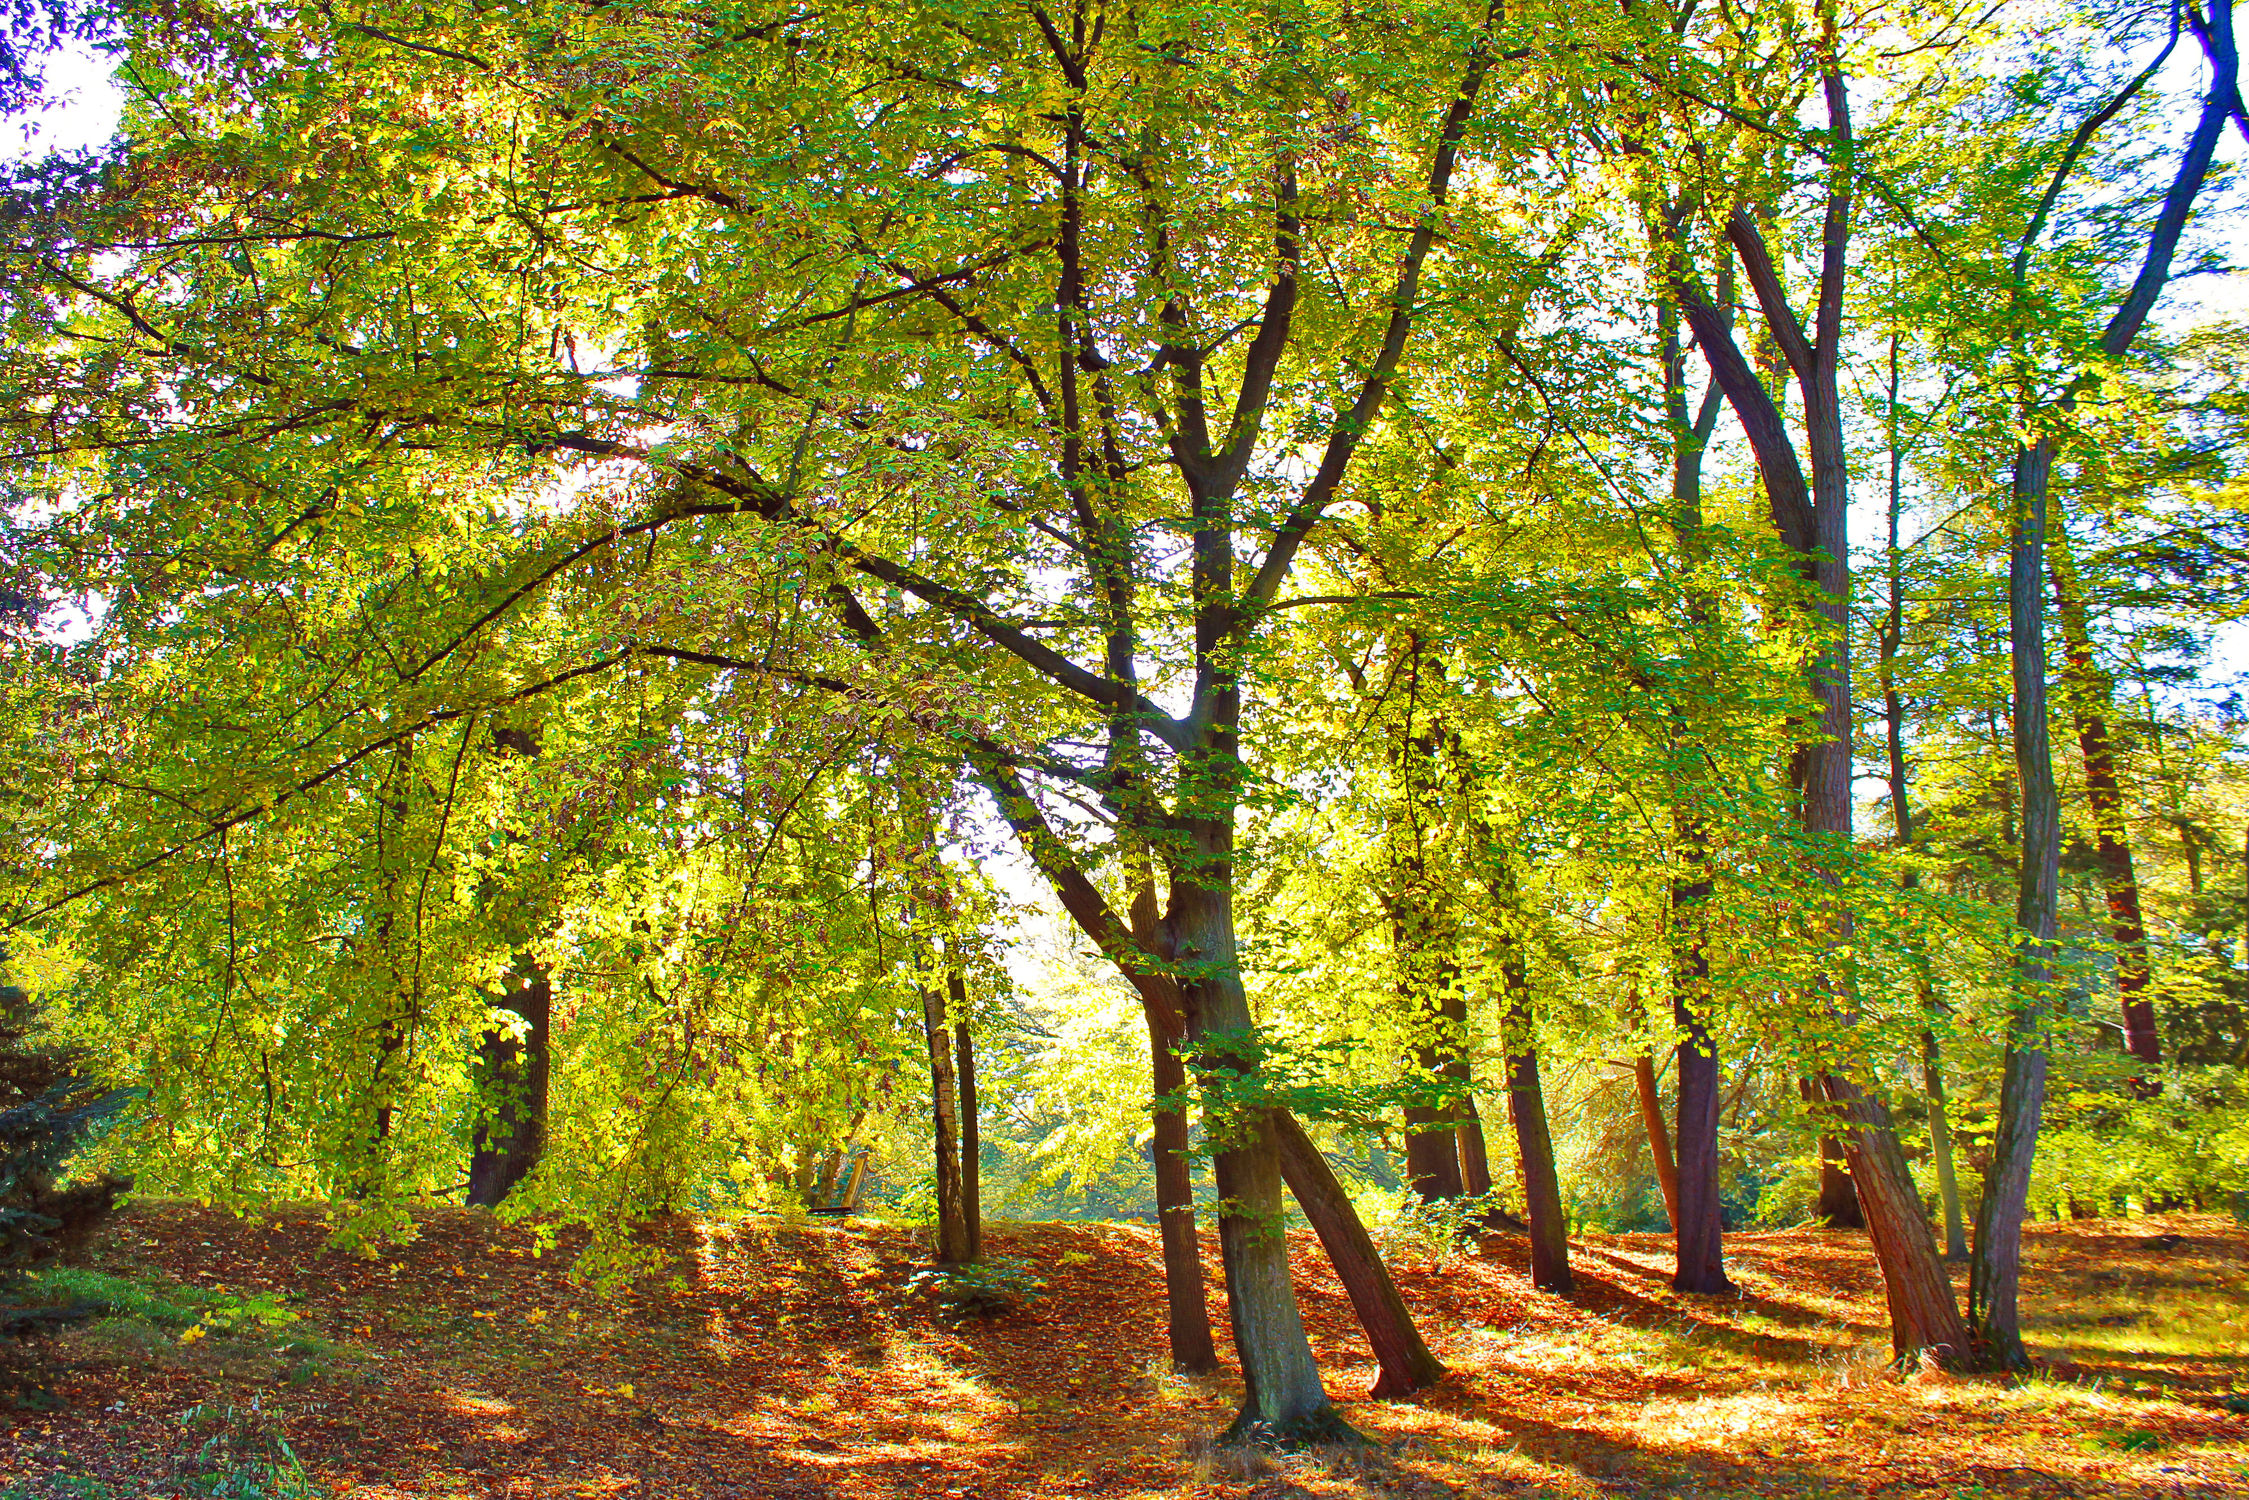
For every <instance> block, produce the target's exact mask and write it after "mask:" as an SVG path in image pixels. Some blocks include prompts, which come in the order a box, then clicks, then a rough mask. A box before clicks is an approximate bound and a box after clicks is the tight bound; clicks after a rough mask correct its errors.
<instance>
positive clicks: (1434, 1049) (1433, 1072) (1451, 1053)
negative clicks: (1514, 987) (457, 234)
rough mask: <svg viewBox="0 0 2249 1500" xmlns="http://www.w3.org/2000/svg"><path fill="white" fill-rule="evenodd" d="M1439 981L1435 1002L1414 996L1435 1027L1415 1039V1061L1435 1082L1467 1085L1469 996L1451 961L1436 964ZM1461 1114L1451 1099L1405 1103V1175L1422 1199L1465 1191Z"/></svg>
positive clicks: (1430, 1200)
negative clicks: (1432, 1032) (1463, 991)
mask: <svg viewBox="0 0 2249 1500" xmlns="http://www.w3.org/2000/svg"><path fill="white" fill-rule="evenodd" d="M1438 983H1439V985H1440V986H1441V989H1440V991H1439V994H1438V997H1437V999H1436V1000H1435V1001H1434V1002H1433V1003H1432V1002H1431V1001H1430V1000H1429V998H1428V997H1427V996H1414V997H1412V1001H1413V1003H1414V1004H1415V1005H1416V1007H1417V1008H1418V1009H1420V1010H1421V1011H1422V1012H1424V1014H1425V1015H1426V1016H1428V1017H1429V1018H1430V1020H1431V1021H1433V1022H1434V1024H1435V1026H1436V1027H1437V1028H1438V1031H1439V1034H1438V1035H1437V1036H1433V1037H1425V1038H1424V1039H1423V1040H1421V1041H1419V1042H1417V1043H1416V1044H1415V1047H1414V1063H1415V1065H1416V1066H1417V1067H1418V1068H1419V1069H1420V1072H1421V1076H1422V1077H1423V1078H1426V1079H1428V1080H1430V1081H1431V1082H1433V1083H1434V1082H1441V1083H1443V1084H1445V1085H1448V1086H1450V1087H1452V1088H1455V1089H1460V1088H1465V1087H1466V1086H1467V1079H1466V1077H1465V1076H1464V1075H1465V1074H1466V1072H1467V1068H1468V1058H1467V1055H1466V1053H1465V1052H1464V1051H1463V1048H1464V1047H1465V1045H1466V1039H1467V1030H1468V1001H1467V998H1466V997H1465V996H1463V995H1462V994H1461V993H1460V988H1459V975H1458V973H1457V972H1455V971H1454V970H1453V968H1452V966H1451V965H1450V964H1445V965H1442V966H1441V967H1440V969H1439V975H1438ZM1459 1120H1460V1108H1459V1106H1458V1105H1457V1104H1454V1103H1450V1102H1448V1103H1445V1104H1439V1105H1409V1106H1408V1107H1407V1109H1406V1175H1407V1179H1408V1180H1409V1181H1410V1182H1411V1183H1412V1184H1413V1189H1414V1191H1415V1192H1417V1193H1419V1194H1420V1195H1421V1197H1422V1201H1423V1202H1426V1203H1438V1202H1443V1201H1446V1200H1449V1199H1453V1198H1458V1197H1461V1196H1463V1195H1464V1194H1465V1192H1466V1191H1467V1187H1466V1184H1465V1183H1464V1182H1463V1180H1462V1177H1461V1170H1460V1125H1459Z"/></svg>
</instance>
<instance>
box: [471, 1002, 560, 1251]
mask: <svg viewBox="0 0 2249 1500" xmlns="http://www.w3.org/2000/svg"><path fill="white" fill-rule="evenodd" d="M523 977H524V979H525V981H526V982H525V983H524V984H523V986H522V988H520V989H513V990H510V991H509V992H508V993H507V994H506V995H505V996H503V997H502V998H501V1000H500V1004H499V1008H500V1009H502V1010H508V1011H512V1012H514V1013H515V1014H516V1015H518V1016H520V1017H522V1019H523V1022H524V1035H523V1037H522V1039H521V1040H520V1041H519V1040H518V1039H517V1038H516V1036H515V1034H514V1032H513V1031H512V1029H511V1030H502V1029H500V1028H498V1027H494V1028H493V1029H491V1030H489V1031H486V1032H485V1033H484V1035H483V1036H482V1037H481V1038H479V1039H478V1042H477V1049H476V1050H477V1073H478V1079H477V1082H478V1092H479V1093H480V1095H482V1096H483V1098H485V1099H486V1100H488V1101H490V1104H491V1108H490V1111H489V1113H482V1114H479V1116H478V1118H477V1127H476V1141H475V1144H474V1145H473V1146H472V1147H471V1149H470V1151H469V1191H468V1201H469V1202H470V1203H472V1204H480V1205H482V1206H485V1207H491V1206H493V1205H495V1204H497V1203H498V1202H499V1201H500V1200H501V1199H503V1198H505V1197H506V1196H507V1195H508V1194H509V1193H510V1192H511V1191H512V1190H513V1189H514V1188H515V1185H516V1184H517V1183H519V1182H521V1181H522V1180H523V1179H524V1178H525V1177H527V1176H529V1175H530V1173H531V1169H532V1168H533V1167H535V1166H537V1165H538V1164H539V1153H540V1152H541V1151H542V1150H544V1149H545V1147H546V1139H547V1073H548V1068H549V1062H548V1056H549V1053H548V1038H549V1025H550V1022H551V1020H552V1017H553V1014H554V985H553V983H552V981H550V980H549V978H548V977H547V975H546V973H545V972H544V971H543V970H538V969H529V970H527V971H526V973H525V974H524V976H523Z"/></svg>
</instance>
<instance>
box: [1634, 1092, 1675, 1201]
mask: <svg viewBox="0 0 2249 1500" xmlns="http://www.w3.org/2000/svg"><path fill="white" fill-rule="evenodd" d="M1632 1088H1633V1091H1634V1092H1635V1093H1637V1094H1638V1095H1639V1096H1640V1125H1641V1128H1642V1129H1644V1130H1645V1131H1646V1132H1647V1135H1648V1154H1649V1155H1650V1156H1652V1157H1654V1158H1655V1164H1656V1186H1657V1187H1658V1188H1659V1189H1661V1190H1662V1192H1663V1216H1664V1217H1665V1218H1666V1219H1669V1220H1670V1221H1671V1230H1672V1233H1674V1234H1676V1233H1678V1231H1679V1166H1678V1163H1677V1162H1676V1161H1674V1160H1673V1158H1672V1155H1671V1127H1670V1126H1669V1125H1667V1124H1665V1123H1664V1119H1663V1096H1662V1094H1661V1093H1659V1092H1658V1091H1657V1089H1656V1063H1655V1059H1654V1058H1652V1057H1650V1056H1648V1054H1647V1053H1646V1052H1640V1053H1638V1054H1636V1055H1635V1056H1634V1057H1633V1059H1632Z"/></svg>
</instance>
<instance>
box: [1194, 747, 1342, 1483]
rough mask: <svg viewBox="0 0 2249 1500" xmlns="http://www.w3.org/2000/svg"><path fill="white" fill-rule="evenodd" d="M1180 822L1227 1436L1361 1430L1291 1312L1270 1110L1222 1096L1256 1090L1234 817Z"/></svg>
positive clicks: (1335, 1434)
mask: <svg viewBox="0 0 2249 1500" xmlns="http://www.w3.org/2000/svg"><path fill="white" fill-rule="evenodd" d="M1227 749H1228V750H1229V751H1230V750H1231V746H1230V745H1229V746H1227ZM1221 774H1223V773H1221ZM1183 821H1187V822H1189V823H1190V824H1191V825H1192V826H1193V828H1194V833H1195V838H1196V843H1197V845H1198V848H1197V851H1196V853H1197V856H1198V857H1197V858H1196V859H1194V860H1193V861H1192V862H1191V863H1189V864H1187V865H1185V866H1183V867H1181V868H1175V869H1174V870H1173V872H1172V883H1171V911H1170V914H1169V916H1168V918H1167V922H1166V925H1167V926H1168V928H1169V929H1170V932H1169V937H1170V941H1169V942H1168V943H1167V944H1166V946H1167V947H1168V948H1169V949H1170V950H1171V952H1172V953H1173V954H1174V955H1175V956H1176V962H1177V965H1178V968H1179V970H1180V972H1181V974H1182V975H1183V976H1184V977H1183V978H1182V980H1181V983H1180V987H1179V988H1180V995H1181V999H1182V1000H1183V1001H1184V1003H1185V1009H1186V1018H1187V1035H1188V1038H1189V1040H1190V1042H1191V1044H1192V1045H1193V1047H1194V1049H1195V1056H1196V1059H1197V1061H1198V1063H1199V1065H1200V1067H1201V1069H1202V1070H1203V1075H1202V1076H1203V1099H1204V1103H1203V1119H1204V1128H1205V1129H1206V1130H1208V1131H1209V1132H1210V1133H1211V1135H1212V1138H1213V1141H1214V1143H1215V1144H1216V1145H1217V1148H1218V1149H1217V1153H1216V1157H1215V1160H1214V1162H1213V1169H1214V1170H1213V1175H1214V1176H1215V1177H1216V1179H1217V1186H1218V1197H1219V1203H1220V1205H1221V1206H1220V1212H1219V1219H1218V1247H1219V1255H1220V1259H1221V1260H1222V1262H1223V1263H1224V1265H1225V1268H1226V1310H1227V1318H1228V1321H1229V1322H1230V1323H1231V1325H1232V1327H1233V1331H1234V1350H1235V1354H1236V1357H1237V1358H1239V1359H1240V1360H1241V1365H1242V1408H1241V1411H1240V1412H1239V1413H1238V1414H1237V1415H1236V1416H1235V1418H1234V1421H1233V1423H1232V1424H1231V1425H1230V1426H1229V1427H1228V1428H1227V1430H1226V1432H1225V1434H1224V1438H1223V1440H1224V1441H1226V1442H1230V1443H1231V1442H1240V1441H1245V1440H1249V1439H1253V1438H1264V1439H1269V1440H1271V1441H1273V1442H1277V1443H1282V1444H1289V1445H1297V1444H1303V1443H1310V1442H1321V1441H1326V1440H1330V1439H1342V1440H1346V1441H1349V1440H1354V1439H1356V1438H1357V1437H1358V1435H1357V1434H1356V1433H1354V1432H1353V1431H1352V1430H1351V1428H1350V1427H1349V1426H1348V1425H1347V1424H1346V1423H1345V1422H1344V1421H1343V1419H1342V1417H1341V1416H1340V1415H1338V1414H1337V1412H1336V1410H1335V1406H1334V1404H1333V1403H1332V1402H1330V1401H1329V1400H1328V1394H1327V1391H1326V1389H1325V1388H1324V1387H1323V1386H1322V1385H1321V1383H1320V1371H1319V1367H1318V1366H1317V1365H1316V1364H1314V1363H1313V1360H1312V1346H1311V1343H1310V1341H1309V1340H1307V1339H1306V1338H1305V1336H1304V1322H1303V1318H1302V1316H1301V1315H1300V1314H1299V1313H1298V1311H1297V1306H1296V1288H1295V1286H1294V1284H1293V1283H1292V1282H1291V1280H1290V1278H1289V1258H1288V1238H1287V1236H1286V1235H1285V1234H1284V1233H1283V1228H1282V1205H1281V1152H1280V1143H1279V1142H1278V1141H1277V1140H1276V1139H1275V1133H1274V1128H1273V1122H1272V1118H1271V1116H1272V1114H1273V1111H1271V1110H1269V1109H1263V1108H1258V1107H1254V1106H1250V1107H1245V1106H1243V1105H1242V1104H1239V1103H1237V1102H1236V1101H1235V1100H1234V1099H1232V1098H1229V1097H1228V1093H1229V1083H1230V1082H1233V1083H1237V1084H1240V1085H1246V1086H1248V1087H1250V1088H1252V1089H1254V1087H1255V1086H1256V1083H1257V1079H1258V1072H1259V1069H1258V1064H1257V1062H1256V1059H1255V1056H1254V1054H1253V1053H1252V1052H1251V1051H1250V1050H1249V1044H1250V1042H1251V1040H1252V1039H1253V1038H1254V1036H1255V1032H1256V1023H1255V1021H1254V1019H1253V1017H1252V1016H1251V1014H1250V1009H1249V996H1248V994H1247V992H1245V991H1244V990H1243V988H1242V980H1241V969H1240V960H1239V957H1238V954H1239V948H1238V945H1237V942H1236V939H1235V935H1234V911H1233V880H1232V875H1233V852H1234V850H1233V821H1232V818H1231V816H1230V815H1226V816H1220V817H1213V816H1209V815H1207V814H1206V815H1205V816H1203V817H1199V818H1193V819H1187V820H1183Z"/></svg>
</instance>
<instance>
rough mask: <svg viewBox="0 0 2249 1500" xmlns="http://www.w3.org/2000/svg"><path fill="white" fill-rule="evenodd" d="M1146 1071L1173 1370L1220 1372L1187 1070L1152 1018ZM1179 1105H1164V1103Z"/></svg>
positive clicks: (1157, 1218)
mask: <svg viewBox="0 0 2249 1500" xmlns="http://www.w3.org/2000/svg"><path fill="white" fill-rule="evenodd" d="M1148 1049H1149V1054H1150V1064H1151V1066H1150V1073H1151V1075H1152V1076H1153V1078H1154V1081H1155V1097H1156V1099H1157V1101H1158V1102H1157V1104H1156V1107H1155V1142H1154V1149H1155V1155H1156V1223H1157V1231H1158V1233H1159V1234H1160V1235H1161V1236H1162V1238H1163V1247H1164V1303H1165V1307H1166V1309H1167V1312H1168V1315H1169V1329H1170V1334H1171V1367H1172V1369H1174V1370H1175V1371H1177V1372H1178V1373H1180V1374H1182V1375H1209V1374H1211V1373H1213V1372H1214V1371H1216V1370H1217V1369H1218V1348H1217V1346H1216V1345H1215V1344H1213V1343H1212V1342H1211V1337H1210V1302H1209V1298H1208V1294H1207V1293H1206V1292H1205V1291H1204V1288H1203V1253H1202V1246H1201V1244H1200V1242H1199V1238H1198V1236H1197V1235H1196V1233H1195V1182H1194V1168H1193V1164H1192V1163H1191V1162H1190V1161H1189V1160H1188V1155H1187V1153H1188V1149H1189V1143H1188V1138H1187V1111H1186V1108H1185V1105H1184V1100H1185V1099H1186V1096H1187V1066H1186V1064H1185V1063H1182V1062H1181V1061H1180V1060H1179V1054H1178V1053H1176V1052H1174V1051H1172V1044H1171V1041H1170V1039H1169V1038H1167V1037H1166V1036H1165V1035H1164V1034H1163V1032H1162V1031H1161V1030H1160V1029H1159V1028H1158V1027H1157V1026H1156V1024H1155V1022H1154V1021H1153V1020H1151V1021H1150V1022H1149V1025H1148ZM1167 1099H1169V1100H1174V1101H1180V1102H1175V1103H1173V1104H1172V1105H1170V1106H1169V1107H1166V1106H1165V1105H1164V1103H1163V1102H1162V1101H1164V1100H1167Z"/></svg>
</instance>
